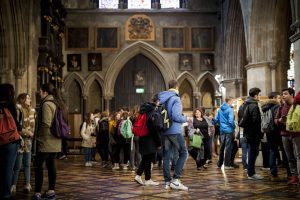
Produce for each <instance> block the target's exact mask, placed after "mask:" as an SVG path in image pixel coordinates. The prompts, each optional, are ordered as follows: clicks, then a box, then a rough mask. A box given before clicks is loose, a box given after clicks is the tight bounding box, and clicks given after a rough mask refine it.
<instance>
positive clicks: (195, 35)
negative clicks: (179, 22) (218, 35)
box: [189, 27, 215, 51]
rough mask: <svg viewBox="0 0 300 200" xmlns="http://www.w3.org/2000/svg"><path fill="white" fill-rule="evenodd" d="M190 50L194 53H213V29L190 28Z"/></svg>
mask: <svg viewBox="0 0 300 200" xmlns="http://www.w3.org/2000/svg"><path fill="white" fill-rule="evenodd" d="M189 32H190V34H189V35H190V40H189V41H190V48H191V50H196V51H213V50H214V49H215V41H214V37H215V36H214V35H215V33H214V27H191V28H190V31H189Z"/></svg>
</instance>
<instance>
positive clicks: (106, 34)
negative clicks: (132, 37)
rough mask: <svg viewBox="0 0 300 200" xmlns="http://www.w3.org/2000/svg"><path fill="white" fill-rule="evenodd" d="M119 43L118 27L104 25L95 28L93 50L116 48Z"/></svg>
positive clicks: (112, 49)
mask: <svg viewBox="0 0 300 200" xmlns="http://www.w3.org/2000/svg"><path fill="white" fill-rule="evenodd" d="M120 43H121V37H120V28H119V27H112V26H105V27H96V28H95V50H110V51H114V50H118V49H119V48H120Z"/></svg>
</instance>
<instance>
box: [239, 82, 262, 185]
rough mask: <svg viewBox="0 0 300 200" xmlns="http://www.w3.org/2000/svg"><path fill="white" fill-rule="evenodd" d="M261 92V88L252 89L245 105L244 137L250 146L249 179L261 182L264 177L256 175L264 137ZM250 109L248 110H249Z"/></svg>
mask: <svg viewBox="0 0 300 200" xmlns="http://www.w3.org/2000/svg"><path fill="white" fill-rule="evenodd" d="M260 92H261V90H260V89H259V88H251V89H250V90H249V96H248V97H247V99H246V101H245V105H244V109H243V110H244V112H245V113H244V120H246V121H245V122H244V136H245V137H246V139H247V145H248V166H247V174H248V179H252V180H260V179H263V177H262V176H260V175H258V174H256V173H255V162H256V158H257V156H258V152H259V143H260V140H261V138H262V136H263V134H262V133H261V115H260V109H259V107H258V98H259V95H260ZM247 107H248V108H247Z"/></svg>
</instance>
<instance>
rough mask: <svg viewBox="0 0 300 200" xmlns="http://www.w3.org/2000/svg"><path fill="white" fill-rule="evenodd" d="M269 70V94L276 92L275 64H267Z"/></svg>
mask: <svg viewBox="0 0 300 200" xmlns="http://www.w3.org/2000/svg"><path fill="white" fill-rule="evenodd" d="M269 68H270V70H271V92H274V91H276V64H275V63H269Z"/></svg>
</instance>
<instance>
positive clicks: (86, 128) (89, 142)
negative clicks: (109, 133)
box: [81, 122, 96, 148]
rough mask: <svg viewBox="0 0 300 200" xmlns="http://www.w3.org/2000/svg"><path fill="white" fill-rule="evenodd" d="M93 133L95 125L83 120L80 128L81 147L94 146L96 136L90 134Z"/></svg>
mask: <svg viewBox="0 0 300 200" xmlns="http://www.w3.org/2000/svg"><path fill="white" fill-rule="evenodd" d="M94 133H95V126H94V125H93V124H91V125H87V123H86V122H84V123H83V125H82V128H81V136H82V144H81V146H82V147H87V148H92V147H95V146H96V137H94V136H92V134H94Z"/></svg>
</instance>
